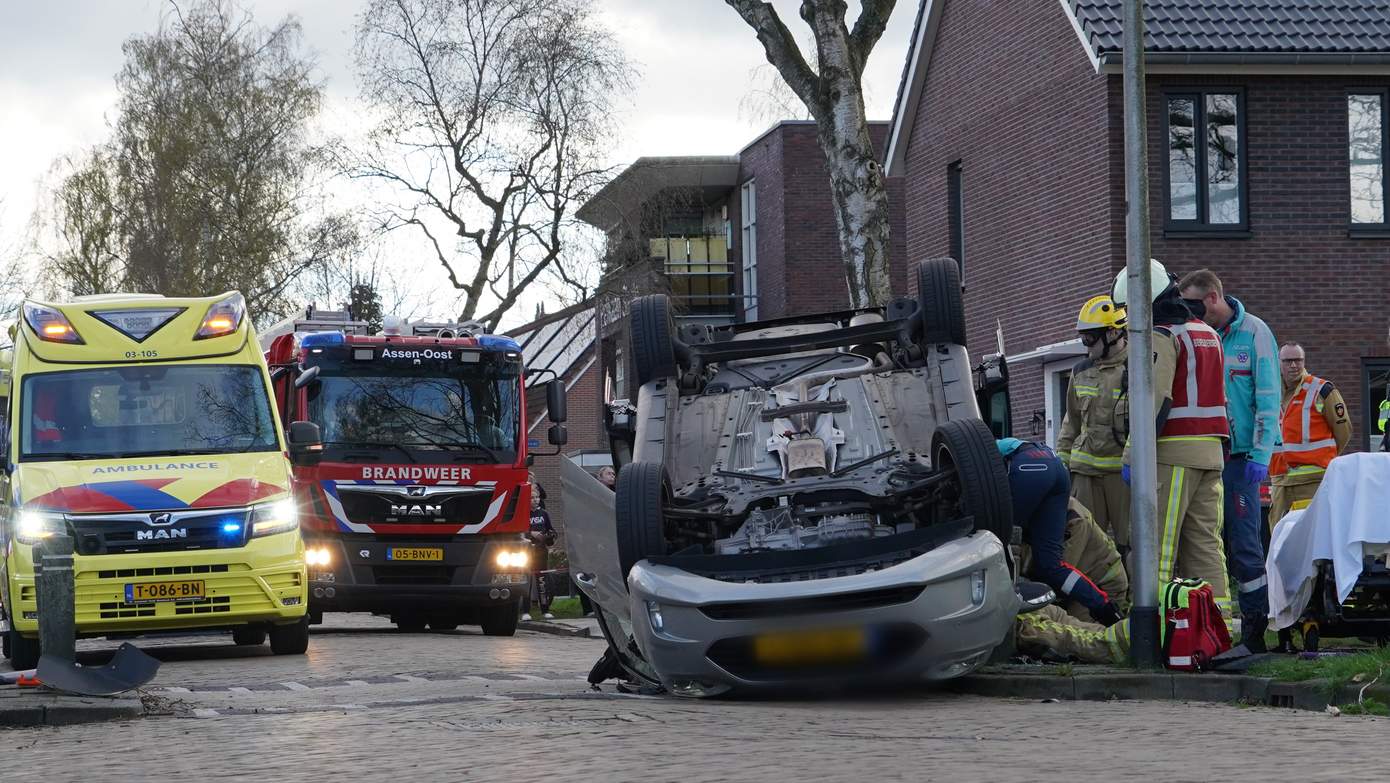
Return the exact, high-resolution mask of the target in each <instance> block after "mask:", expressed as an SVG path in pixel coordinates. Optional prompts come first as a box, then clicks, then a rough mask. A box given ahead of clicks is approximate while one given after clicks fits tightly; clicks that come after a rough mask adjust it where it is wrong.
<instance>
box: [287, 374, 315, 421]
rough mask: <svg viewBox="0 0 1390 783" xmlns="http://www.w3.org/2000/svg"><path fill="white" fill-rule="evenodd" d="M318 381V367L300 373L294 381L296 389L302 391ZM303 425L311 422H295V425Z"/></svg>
mask: <svg viewBox="0 0 1390 783" xmlns="http://www.w3.org/2000/svg"><path fill="white" fill-rule="evenodd" d="M318 379H319V368H317V367H310V368H309V369H307V370H305V371H304V372H302V373H300V374H299V377H298V378H295V379H294V388H296V389H302V388H304V387H305V386H308V385H309V384H311V383H313V382H314V381H316V380H318ZM301 423H302V424H308V423H309V422H307V421H306V422H295V424H301ZM291 426H293V425H291ZM314 426H316V427H317V426H318V425H314Z"/></svg>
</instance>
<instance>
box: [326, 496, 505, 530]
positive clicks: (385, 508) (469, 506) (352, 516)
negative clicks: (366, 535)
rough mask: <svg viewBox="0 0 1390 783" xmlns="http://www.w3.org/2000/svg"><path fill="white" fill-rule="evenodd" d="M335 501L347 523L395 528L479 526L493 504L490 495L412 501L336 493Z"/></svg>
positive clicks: (410, 499) (399, 497)
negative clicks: (337, 501)
mask: <svg viewBox="0 0 1390 783" xmlns="http://www.w3.org/2000/svg"><path fill="white" fill-rule="evenodd" d="M338 499H339V500H340V501H341V502H342V504H343V511H344V512H345V513H346V514H347V518H348V521H349V522H356V523H358V524H366V525H370V524H374V523H375V524H380V523H391V524H398V525H402V524H404V525H410V524H415V525H421V524H424V525H428V524H441V525H457V526H459V527H463V526H464V525H473V524H477V523H479V522H482V521H483V519H484V518H485V517H486V516H487V509H488V506H490V505H491V504H492V493H490V492H473V493H468V494H459V495H441V496H434V497H423V498H411V497H405V496H403V495H399V494H386V493H377V492H372V491H363V490H346V489H344V488H342V487H339V489H338Z"/></svg>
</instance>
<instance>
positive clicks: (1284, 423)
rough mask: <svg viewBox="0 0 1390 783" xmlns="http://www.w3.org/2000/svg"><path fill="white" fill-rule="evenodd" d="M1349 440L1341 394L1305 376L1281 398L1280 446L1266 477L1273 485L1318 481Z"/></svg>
mask: <svg viewBox="0 0 1390 783" xmlns="http://www.w3.org/2000/svg"><path fill="white" fill-rule="evenodd" d="M1350 440H1351V421H1350V419H1348V418H1347V406H1346V403H1345V402H1343V400H1342V393H1341V392H1339V391H1337V387H1335V386H1333V385H1332V382H1331V381H1326V380H1323V379H1322V378H1318V377H1316V376H1313V375H1309V374H1307V373H1304V375H1303V379H1302V380H1301V381H1299V382H1298V385H1296V386H1294V387H1293V389H1291V390H1290V391H1289V393H1288V394H1286V395H1285V396H1284V414H1283V418H1282V420H1281V429H1280V442H1279V445H1278V446H1277V447H1276V448H1277V451H1275V453H1274V459H1273V461H1271V462H1270V464H1269V474H1270V476H1272V477H1273V479H1274V483H1276V484H1298V483H1304V482H1307V481H1317V480H1319V479H1321V478H1322V473H1323V471H1324V470H1326V469H1327V465H1328V463H1330V462H1331V461H1332V460H1333V458H1335V457H1336V456H1337V455H1338V454H1340V453H1341V451H1342V449H1343V448H1345V447H1346V444H1347V442H1348V441H1350Z"/></svg>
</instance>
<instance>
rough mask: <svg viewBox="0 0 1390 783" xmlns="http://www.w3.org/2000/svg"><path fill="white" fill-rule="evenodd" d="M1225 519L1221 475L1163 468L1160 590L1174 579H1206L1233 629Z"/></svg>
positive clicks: (1160, 477)
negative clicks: (1223, 536) (1222, 517)
mask: <svg viewBox="0 0 1390 783" xmlns="http://www.w3.org/2000/svg"><path fill="white" fill-rule="evenodd" d="M1221 515H1222V488H1221V471H1219V470H1203V469H1201V468H1189V467H1184V466H1182V465H1165V464H1164V463H1162V462H1160V463H1158V585H1159V589H1162V588H1163V586H1164V585H1166V584H1167V583H1168V582H1170V581H1172V579H1173V577H1174V576H1180V577H1182V578H1184V579H1205V580H1206V581H1207V582H1210V583H1211V590H1212V594H1213V596H1214V597H1215V598H1216V605H1217V606H1218V607H1220V608H1221V616H1222V618H1224V619H1225V621H1226V625H1227V627H1230V625H1231V588H1230V582H1229V580H1228V578H1227V576H1226V550H1225V546H1224V544H1223V540H1222V534H1221ZM1154 598H1155V599H1157V596H1154Z"/></svg>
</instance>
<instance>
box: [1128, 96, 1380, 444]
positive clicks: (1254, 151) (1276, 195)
mask: <svg viewBox="0 0 1390 783" xmlns="http://www.w3.org/2000/svg"><path fill="white" fill-rule="evenodd" d="M1114 81H1115V82H1116V86H1115V87H1114V88H1112V90H1111V93H1112V103H1113V107H1114V108H1113V109H1112V115H1113V116H1119V111H1120V103H1119V95H1120V88H1119V86H1118V82H1119V79H1118V78H1114ZM1385 86H1386V80H1385V79H1368V78H1351V77H1288V76H1285V77H1235V78H1232V77H1221V78H1190V77H1187V78H1181V79H1179V78H1177V77H1173V76H1163V77H1153V78H1151V79H1150V85H1149V114H1148V121H1149V144H1150V150H1151V158H1150V182H1151V183H1152V185H1151V189H1150V193H1151V195H1150V199H1151V201H1150V206H1151V215H1150V219H1151V221H1152V226H1153V227H1154V230H1153V255H1154V257H1156V258H1158V259H1160V260H1162V261H1163V262H1164V263H1165V264H1166V265H1167V266H1168V268H1169V269H1170V270H1172V271H1174V272H1176V273H1179V274H1181V273H1183V272H1187V271H1191V270H1193V269H1199V268H1202V267H1208V268H1210V269H1212V270H1213V271H1215V272H1216V273H1217V274H1218V275H1219V276H1220V277H1221V279H1222V282H1223V283H1224V284H1225V286H1226V288H1227V292H1228V293H1230V294H1232V295H1234V296H1236V297H1238V298H1239V299H1241V301H1242V302H1244V303H1245V304H1246V305H1247V306H1248V308H1249V309H1250V311H1251V312H1253V313H1256V314H1257V315H1259V316H1260V317H1261V318H1263V319H1265V321H1267V322H1268V323H1269V325H1270V328H1271V329H1273V330H1274V336H1275V337H1276V338H1277V339H1278V340H1279V342H1280V343H1283V342H1286V341H1296V342H1299V343H1302V344H1303V346H1304V347H1305V349H1306V350H1307V354H1308V368H1309V370H1310V371H1312V372H1314V373H1316V374H1318V375H1320V376H1322V377H1325V378H1327V379H1328V380H1331V381H1333V382H1334V383H1336V384H1337V385H1338V387H1340V388H1341V390H1342V394H1343V395H1344V396H1345V397H1346V400H1347V404H1348V407H1349V409H1350V410H1351V411H1352V412H1353V413H1354V414H1355V419H1354V421H1355V424H1356V432H1355V434H1354V437H1353V439H1352V445H1353V447H1355V448H1357V449H1359V448H1360V447H1361V442H1362V437H1363V436H1364V435H1365V432H1364V420H1363V418H1362V411H1363V407H1362V402H1363V401H1362V392H1361V367H1362V365H1361V362H1362V359H1363V358H1371V357H1385V356H1386V355H1387V348H1386V345H1385V332H1386V321H1387V319H1388V318H1390V312H1387V309H1386V304H1385V294H1384V292H1385V287H1386V281H1387V280H1390V237H1386V238H1377V239H1353V238H1351V237H1349V236H1348V231H1347V227H1348V224H1349V222H1350V207H1349V204H1348V201H1349V194H1348V191H1349V185H1348V171H1347V116H1346V95H1347V92H1348V91H1349V90H1353V89H1356V88H1358V87H1366V88H1369V89H1371V90H1380V89H1384V88H1385ZM1203 87H1241V88H1244V91H1245V115H1246V117H1245V132H1246V139H1247V141H1248V146H1247V163H1248V172H1247V174H1248V180H1247V182H1248V184H1247V188H1248V190H1247V193H1248V200H1249V216H1250V218H1249V219H1250V236H1249V237H1248V238H1241V239H1193V238H1184V237H1182V236H1181V235H1180V234H1177V233H1170V234H1168V235H1166V236H1165V234H1164V231H1163V219H1164V216H1165V215H1166V211H1167V207H1168V203H1167V198H1166V193H1165V189H1164V188H1165V185H1164V166H1165V161H1166V158H1165V157H1164V152H1165V149H1166V147H1165V142H1166V139H1165V138H1164V137H1163V110H1164V105H1165V101H1164V96H1163V91H1164V89H1186V88H1203ZM1119 198H1122V194H1120V196H1119ZM1117 203H1123V202H1122V201H1117ZM1121 249H1122V245H1121ZM1120 263H1122V258H1121V257H1118V256H1117V259H1116V268H1118V266H1119V264H1120Z"/></svg>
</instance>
